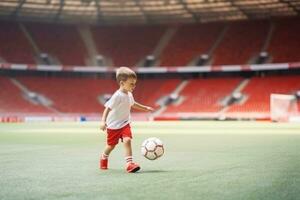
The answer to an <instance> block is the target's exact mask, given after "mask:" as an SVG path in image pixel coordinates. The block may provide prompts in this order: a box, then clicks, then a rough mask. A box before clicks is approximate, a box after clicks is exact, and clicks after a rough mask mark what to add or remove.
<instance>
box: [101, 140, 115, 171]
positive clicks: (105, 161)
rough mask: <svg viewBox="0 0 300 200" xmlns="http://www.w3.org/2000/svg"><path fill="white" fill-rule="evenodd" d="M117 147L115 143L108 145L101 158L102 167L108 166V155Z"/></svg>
mask: <svg viewBox="0 0 300 200" xmlns="http://www.w3.org/2000/svg"><path fill="white" fill-rule="evenodd" d="M114 148H115V145H106V147H105V149H104V151H103V153H102V155H101V158H100V169H107V168H108V156H109V154H110V152H111V151H112V150H113V149H114Z"/></svg>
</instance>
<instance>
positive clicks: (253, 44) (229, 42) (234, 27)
mask: <svg viewBox="0 0 300 200" xmlns="http://www.w3.org/2000/svg"><path fill="white" fill-rule="evenodd" d="M269 27H270V25H269V23H268V22H267V21H250V22H248V21H247V22H236V23H231V24H230V27H229V29H228V31H227V32H226V34H225V36H224V38H223V40H222V42H221V43H220V44H219V46H218V48H216V50H215V52H214V54H213V63H212V64H213V65H235V64H247V63H248V62H249V61H250V59H251V58H253V57H255V56H257V55H258V54H259V52H260V51H261V49H262V47H263V45H264V42H265V39H266V35H267V32H268V29H269Z"/></svg>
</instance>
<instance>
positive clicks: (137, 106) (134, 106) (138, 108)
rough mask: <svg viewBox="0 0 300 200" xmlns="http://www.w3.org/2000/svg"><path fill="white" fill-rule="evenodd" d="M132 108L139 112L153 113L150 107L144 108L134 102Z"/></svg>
mask: <svg viewBox="0 0 300 200" xmlns="http://www.w3.org/2000/svg"><path fill="white" fill-rule="evenodd" d="M132 108H134V109H137V110H141V111H150V112H151V111H153V110H154V109H153V108H152V107H150V106H144V105H142V104H140V103H138V102H134V104H133V106H132Z"/></svg>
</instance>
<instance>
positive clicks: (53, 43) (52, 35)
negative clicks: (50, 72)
mask: <svg viewBox="0 0 300 200" xmlns="http://www.w3.org/2000/svg"><path fill="white" fill-rule="evenodd" d="M25 27H26V29H27V30H28V33H29V34H30V35H31V37H32V39H33V41H34V42H35V44H36V46H37V48H38V49H39V51H40V53H46V54H48V55H49V56H52V58H53V59H54V60H55V62H56V63H58V64H62V65H75V66H76V65H77V66H78V65H79V66H84V65H86V62H85V59H86V57H87V50H86V49H85V47H84V44H83V41H82V39H81V37H80V35H79V33H78V31H77V29H76V26H73V25H54V24H39V23H30V24H25Z"/></svg>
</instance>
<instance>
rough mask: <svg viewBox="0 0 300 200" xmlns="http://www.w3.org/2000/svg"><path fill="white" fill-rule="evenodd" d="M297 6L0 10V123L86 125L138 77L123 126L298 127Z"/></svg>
mask: <svg viewBox="0 0 300 200" xmlns="http://www.w3.org/2000/svg"><path fill="white" fill-rule="evenodd" d="M299 13H300V0H2V1H0V121H2V122H23V121H94V120H100V117H101V113H102V111H103V108H104V107H103V104H104V103H105V102H106V101H107V100H108V99H109V98H110V96H111V95H112V94H113V92H114V91H115V90H116V89H117V88H118V85H117V83H116V81H115V74H114V73H115V69H116V68H117V67H120V66H128V67H130V68H132V69H134V70H135V71H136V72H137V74H138V83H137V87H136V90H135V91H134V96H135V99H136V101H138V102H141V103H143V104H146V105H150V106H153V107H155V109H156V110H155V112H153V113H140V112H135V111H134V113H133V118H134V119H135V120H194V119H197V120H267V121H270V120H271V121H296V122H299V121H300V120H299V108H298V107H299V105H300V101H299V98H300V53H299V52H300V34H299V32H300V17H299Z"/></svg>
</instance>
